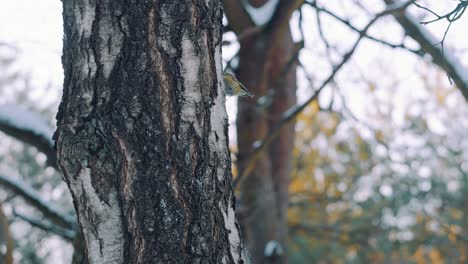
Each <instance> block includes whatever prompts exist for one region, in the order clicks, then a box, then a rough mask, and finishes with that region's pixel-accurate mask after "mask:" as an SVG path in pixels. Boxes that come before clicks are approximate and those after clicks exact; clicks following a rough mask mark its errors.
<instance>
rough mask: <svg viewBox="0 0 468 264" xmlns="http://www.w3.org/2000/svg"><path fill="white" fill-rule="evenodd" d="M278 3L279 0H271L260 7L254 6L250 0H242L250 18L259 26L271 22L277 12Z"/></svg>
mask: <svg viewBox="0 0 468 264" xmlns="http://www.w3.org/2000/svg"><path fill="white" fill-rule="evenodd" d="M278 3H279V0H269V1H267V2H266V3H265V4H264V5H262V6H260V7H253V6H252V5H250V4H249V2H248V1H246V0H243V1H242V5H243V6H244V9H245V11H247V13H248V14H249V16H250V18H251V19H252V21H253V22H254V23H255V25H257V26H263V25H266V24H267V23H268V22H270V20H271V19H272V18H273V15H274V14H275V11H276V7H277V6H278Z"/></svg>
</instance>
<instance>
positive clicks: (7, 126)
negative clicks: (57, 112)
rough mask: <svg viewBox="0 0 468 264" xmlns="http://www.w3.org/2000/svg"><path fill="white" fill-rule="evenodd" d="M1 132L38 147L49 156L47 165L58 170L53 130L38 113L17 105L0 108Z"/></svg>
mask: <svg viewBox="0 0 468 264" xmlns="http://www.w3.org/2000/svg"><path fill="white" fill-rule="evenodd" d="M0 131H2V132H4V133H5V134H7V135H9V136H11V137H14V138H16V139H18V140H20V141H23V142H25V143H27V144H30V145H32V146H34V147H36V148H37V149H38V150H39V151H40V152H42V153H44V154H45V155H46V156H47V165H49V166H52V167H54V168H55V169H58V166H57V157H56V154H55V151H54V148H53V142H52V133H53V130H52V129H51V128H50V127H48V124H47V122H46V121H45V120H44V119H43V118H42V117H41V116H39V115H38V114H37V113H35V112H32V111H30V110H27V109H24V108H22V107H19V106H16V105H2V106H0Z"/></svg>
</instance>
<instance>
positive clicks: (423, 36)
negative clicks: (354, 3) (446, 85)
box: [386, 0, 468, 101]
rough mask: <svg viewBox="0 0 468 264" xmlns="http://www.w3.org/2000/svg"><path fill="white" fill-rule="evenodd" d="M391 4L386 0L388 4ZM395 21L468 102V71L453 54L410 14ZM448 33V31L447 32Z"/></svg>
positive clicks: (400, 16)
mask: <svg viewBox="0 0 468 264" xmlns="http://www.w3.org/2000/svg"><path fill="white" fill-rule="evenodd" d="M389 2H392V1H388V0H386V3H387V4H388V3H389ZM394 17H395V19H396V20H397V21H398V23H399V24H400V25H401V26H402V27H403V29H404V30H405V31H406V34H407V35H408V36H410V37H411V38H413V39H414V40H415V41H416V42H418V43H419V45H420V46H421V49H422V51H423V52H424V53H427V54H429V55H431V57H432V59H433V61H434V63H435V64H436V65H438V66H439V67H440V68H442V69H443V70H444V71H445V72H446V73H447V75H448V76H449V77H450V78H451V79H452V80H453V81H454V82H455V84H456V85H457V87H458V88H459V89H460V91H461V93H462V95H463V97H465V100H466V101H468V75H467V74H466V72H467V69H466V68H465V67H463V66H462V64H461V63H460V62H459V61H458V59H457V58H456V57H455V56H453V55H452V54H451V53H449V52H447V51H444V48H443V45H442V46H440V47H438V46H437V44H443V42H440V41H438V40H437V39H436V38H435V37H434V35H432V34H431V33H430V32H429V31H428V30H426V29H425V28H424V27H423V26H421V25H420V24H419V23H418V22H417V20H416V19H415V18H414V17H413V16H412V15H410V14H408V13H404V12H403V13H398V14H394ZM446 32H447V31H446Z"/></svg>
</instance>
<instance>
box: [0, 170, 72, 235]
mask: <svg viewBox="0 0 468 264" xmlns="http://www.w3.org/2000/svg"><path fill="white" fill-rule="evenodd" d="M0 184H1V185H3V186H5V187H6V188H8V189H10V190H11V191H13V192H14V193H15V194H17V195H19V196H21V197H23V198H24V199H25V200H26V202H28V203H29V204H31V205H32V206H34V207H35V208H37V209H38V210H39V211H41V213H43V214H44V216H45V217H47V218H48V219H49V220H50V221H52V222H54V223H55V224H57V225H60V226H62V227H65V228H68V229H76V228H77V223H76V220H75V219H74V216H72V215H68V214H64V213H62V212H61V210H60V209H58V208H56V207H54V206H53V205H51V204H50V203H48V202H47V201H45V200H44V199H42V197H41V196H40V194H39V193H38V192H37V191H35V190H34V189H32V188H31V187H29V185H28V184H27V183H25V182H23V181H21V180H18V179H13V178H11V177H8V176H5V175H2V174H0Z"/></svg>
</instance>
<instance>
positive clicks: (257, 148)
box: [233, 1, 413, 187]
mask: <svg viewBox="0 0 468 264" xmlns="http://www.w3.org/2000/svg"><path fill="white" fill-rule="evenodd" d="M412 2H413V1H408V2H405V3H403V4H398V5H392V6H391V7H388V8H387V9H385V10H384V11H382V12H380V13H378V14H377V15H375V17H374V18H373V19H372V20H370V21H369V23H368V24H367V25H366V26H365V27H364V29H362V30H361V31H360V32H359V38H358V39H357V40H356V42H355V43H354V45H353V47H352V48H351V49H350V50H349V51H348V52H347V53H346V54H345V55H344V56H343V57H342V60H341V62H340V63H339V64H337V65H336V66H335V67H334V68H333V71H332V73H331V74H330V75H329V76H328V78H327V79H326V80H325V81H324V82H323V83H322V85H320V87H319V88H318V89H317V90H315V93H314V94H313V95H312V96H311V97H310V98H309V99H307V100H306V101H305V102H304V103H303V104H300V105H294V106H292V107H291V108H289V109H288V110H287V111H286V112H285V113H284V114H283V117H282V119H281V121H280V122H279V123H278V124H277V125H276V127H274V128H273V129H272V130H271V133H270V134H269V135H268V136H267V137H266V138H264V139H263V140H261V141H256V143H255V144H254V146H253V150H252V152H251V154H250V156H249V158H248V159H247V160H248V164H247V166H246V167H245V169H244V170H243V171H241V172H240V173H239V176H238V177H237V178H236V179H235V181H234V182H233V185H234V187H235V186H237V184H238V183H239V182H240V180H242V179H243V178H245V177H247V176H248V175H249V174H250V173H251V172H252V170H253V168H254V167H255V166H254V165H255V162H256V161H257V159H258V158H259V157H260V156H261V154H262V152H263V150H265V148H266V147H267V146H268V145H269V144H270V143H271V142H272V141H273V140H274V139H275V138H276V137H277V136H278V135H279V133H280V132H281V129H282V128H284V127H285V126H286V125H287V124H289V123H290V122H291V121H293V120H294V119H295V118H296V117H297V116H298V115H299V113H301V112H302V111H303V110H304V109H305V108H306V107H307V106H308V105H309V104H310V103H311V102H313V101H314V100H316V99H317V98H318V96H319V94H320V92H321V91H322V90H323V89H324V88H325V87H326V86H327V85H328V84H329V83H330V82H331V81H333V79H334V78H335V76H336V74H337V73H338V72H339V71H340V69H341V68H342V67H343V66H344V65H345V64H346V63H347V62H348V61H349V59H351V57H352V55H353V54H354V52H355V51H356V48H357V47H358V45H359V43H360V42H361V40H362V39H363V38H364V36H365V35H366V33H367V31H368V30H369V28H370V27H371V26H372V25H373V24H374V23H375V22H376V21H377V20H378V19H379V18H381V17H383V16H386V15H389V14H393V13H396V12H401V11H403V10H404V9H405V8H406V7H408V6H409V5H410V4H411V3H412Z"/></svg>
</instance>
